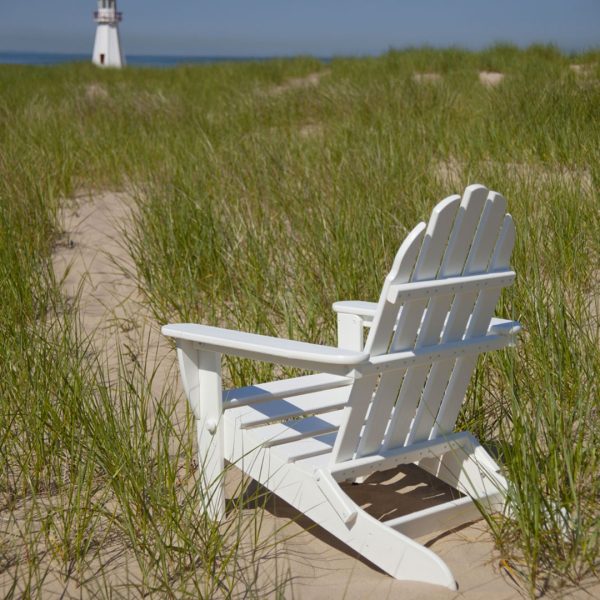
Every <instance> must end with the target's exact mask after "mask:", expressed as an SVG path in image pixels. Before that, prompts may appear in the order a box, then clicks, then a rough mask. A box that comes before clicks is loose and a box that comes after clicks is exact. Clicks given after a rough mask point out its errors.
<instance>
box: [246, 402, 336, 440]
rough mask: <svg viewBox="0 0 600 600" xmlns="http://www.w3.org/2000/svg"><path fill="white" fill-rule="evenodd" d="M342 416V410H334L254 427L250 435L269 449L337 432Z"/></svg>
mask: <svg viewBox="0 0 600 600" xmlns="http://www.w3.org/2000/svg"><path fill="white" fill-rule="evenodd" d="M343 416H344V411H343V410H336V411H333V412H327V413H324V414H320V415H314V416H311V417H306V418H303V419H290V420H288V421H285V422H279V423H273V424H271V425H264V426H263V427H256V428H255V429H254V430H253V432H252V435H253V438H254V439H258V440H259V441H260V444H261V445H262V446H264V447H265V448H269V447H271V446H277V445H279V444H286V443H288V442H295V441H297V440H301V439H304V438H307V437H315V436H319V435H322V434H324V433H332V432H334V431H337V430H338V428H339V426H340V425H341V424H342V419H343Z"/></svg>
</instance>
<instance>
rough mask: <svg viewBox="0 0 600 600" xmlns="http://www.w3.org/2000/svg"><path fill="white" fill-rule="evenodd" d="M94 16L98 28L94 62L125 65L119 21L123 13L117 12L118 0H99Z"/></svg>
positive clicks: (105, 64)
mask: <svg viewBox="0 0 600 600" xmlns="http://www.w3.org/2000/svg"><path fill="white" fill-rule="evenodd" d="M94 18H95V19H96V23H98V28H97V29H96V41H95V42H94V54H93V55H92V62H93V63H94V64H95V65H98V66H100V67H116V68H121V67H123V66H124V65H125V60H124V58H123V53H122V52H121V42H120V40H119V23H120V22H121V19H122V18H123V14H122V13H120V12H117V0H98V10H97V11H96V12H95V13H94Z"/></svg>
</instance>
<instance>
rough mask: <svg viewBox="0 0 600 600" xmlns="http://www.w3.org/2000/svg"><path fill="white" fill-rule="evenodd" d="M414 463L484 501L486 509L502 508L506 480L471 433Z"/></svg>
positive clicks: (463, 491) (464, 492)
mask: <svg viewBox="0 0 600 600" xmlns="http://www.w3.org/2000/svg"><path fill="white" fill-rule="evenodd" d="M417 465H418V466H419V467H421V468H422V469H424V470H425V471H427V472H428V473H431V474H432V475H433V476H435V477H437V478H438V479H441V480H442V481H444V482H445V483H447V484H448V485H450V486H452V487H453V488H455V489H457V490H459V491H460V492H462V493H463V494H467V495H468V496H471V497H472V498H476V499H477V501H478V502H482V503H485V504H486V508H487V509H488V510H502V508H503V505H504V498H505V496H506V490H507V482H506V479H505V478H504V476H503V475H502V474H501V472H500V471H501V469H500V467H499V465H498V464H497V463H496V461H495V460H494V459H493V458H492V457H491V456H490V455H489V454H488V452H487V451H486V450H485V449H484V448H483V447H482V446H481V444H480V443H479V442H478V441H477V439H475V438H474V437H473V436H471V435H469V437H468V438H467V440H466V441H465V442H464V443H462V444H461V445H460V446H457V447H456V448H453V449H452V450H450V451H448V452H446V453H445V454H443V455H440V456H434V457H428V458H423V459H421V460H420V461H418V462H417Z"/></svg>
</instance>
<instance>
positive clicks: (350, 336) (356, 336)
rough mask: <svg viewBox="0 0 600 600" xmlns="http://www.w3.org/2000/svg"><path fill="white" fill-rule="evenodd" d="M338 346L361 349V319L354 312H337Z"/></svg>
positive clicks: (359, 350) (358, 350) (357, 350)
mask: <svg viewBox="0 0 600 600" xmlns="http://www.w3.org/2000/svg"><path fill="white" fill-rule="evenodd" d="M337 325H338V348H348V349H349V350H355V351H356V352H361V351H362V349H363V320H362V319H361V318H360V317H359V316H358V315H355V314H349V313H343V312H341V313H339V314H338V316H337Z"/></svg>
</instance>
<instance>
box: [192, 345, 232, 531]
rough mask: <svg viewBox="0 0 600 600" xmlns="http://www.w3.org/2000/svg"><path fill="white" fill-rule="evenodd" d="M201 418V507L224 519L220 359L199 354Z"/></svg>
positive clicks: (219, 357)
mask: <svg viewBox="0 0 600 600" xmlns="http://www.w3.org/2000/svg"><path fill="white" fill-rule="evenodd" d="M198 375H199V399H200V403H201V405H200V418H199V419H197V421H196V424H197V431H198V456H199V460H198V465H199V466H198V468H199V472H200V488H201V494H200V496H201V498H202V500H201V501H202V503H203V506H204V508H205V510H206V511H207V513H208V514H209V516H210V517H211V518H213V519H215V520H220V519H221V518H223V517H224V516H225V486H224V483H223V469H224V468H225V456H224V439H223V423H222V413H223V410H222V407H221V394H222V391H221V355H220V354H218V353H216V352H205V351H202V352H198Z"/></svg>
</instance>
